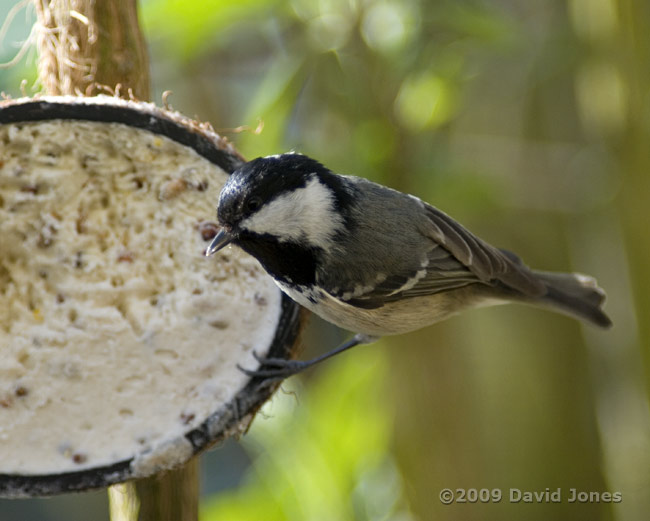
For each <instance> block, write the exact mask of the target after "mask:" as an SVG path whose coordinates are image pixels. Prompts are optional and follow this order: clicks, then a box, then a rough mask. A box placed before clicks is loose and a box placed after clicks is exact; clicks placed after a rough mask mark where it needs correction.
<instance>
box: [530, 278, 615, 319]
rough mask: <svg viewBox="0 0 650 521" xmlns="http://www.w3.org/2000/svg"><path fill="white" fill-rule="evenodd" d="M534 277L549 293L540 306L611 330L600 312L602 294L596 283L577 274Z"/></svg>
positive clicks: (594, 280)
mask: <svg viewBox="0 0 650 521" xmlns="http://www.w3.org/2000/svg"><path fill="white" fill-rule="evenodd" d="M533 273H534V274H535V275H536V276H537V277H538V278H539V279H540V280H541V281H542V282H543V283H544V284H545V285H546V287H547V289H548V291H547V293H546V295H544V296H543V297H542V298H541V299H540V300H541V302H540V303H542V304H548V305H550V306H551V307H553V308H556V309H558V310H559V311H563V312H565V313H568V314H570V315H573V316H576V317H578V318H582V319H585V320H588V321H589V322H591V323H593V324H595V325H597V326H600V327H604V328H608V327H611V325H612V321H611V320H610V319H609V317H608V316H607V315H606V314H605V312H604V311H603V310H602V306H603V303H604V302H605V292H604V291H603V290H602V289H601V288H599V287H598V284H597V283H596V279H594V278H593V277H589V276H587V275H582V274H580V273H553V272H547V271H534V272H533Z"/></svg>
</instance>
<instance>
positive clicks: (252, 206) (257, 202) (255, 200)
mask: <svg viewBox="0 0 650 521" xmlns="http://www.w3.org/2000/svg"><path fill="white" fill-rule="evenodd" d="M260 206H262V199H261V198H259V197H256V196H253V197H251V198H250V199H249V200H248V201H246V209H247V210H248V211H249V212H254V211H255V210H257V209H258V208H259V207H260Z"/></svg>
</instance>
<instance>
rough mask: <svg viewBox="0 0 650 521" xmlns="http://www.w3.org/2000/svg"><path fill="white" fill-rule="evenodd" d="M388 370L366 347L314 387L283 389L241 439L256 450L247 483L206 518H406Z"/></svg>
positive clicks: (326, 370) (209, 507) (335, 364)
mask: <svg viewBox="0 0 650 521" xmlns="http://www.w3.org/2000/svg"><path fill="white" fill-rule="evenodd" d="M387 371H388V366H387V363H386V359H385V357H384V356H383V354H382V351H381V350H380V349H378V348H377V347H376V346H375V347H372V348H367V349H360V350H359V351H357V352H356V353H355V355H354V356H347V357H341V358H340V359H338V360H334V361H332V362H331V363H330V365H329V366H327V367H325V366H324V367H323V372H322V375H321V376H320V377H319V378H318V380H317V381H315V382H313V385H312V386H311V387H310V388H309V389H300V391H299V393H298V394H296V395H294V394H284V393H278V394H277V395H276V397H275V398H274V399H273V401H272V402H271V403H270V404H267V405H266V406H265V407H264V409H263V411H262V414H261V417H258V418H257V419H256V420H255V423H254V424H253V427H252V428H251V430H250V432H249V434H248V435H247V436H246V437H245V438H244V439H243V443H244V445H245V446H246V447H247V450H248V451H249V452H251V453H252V454H255V455H256V457H255V460H254V463H253V468H252V470H251V472H250V473H249V475H248V476H247V479H246V480H245V483H244V484H243V485H242V486H241V487H239V488H238V489H237V490H235V491H231V492H226V493H223V494H220V495H218V496H216V497H214V498H212V499H211V500H209V501H208V502H207V503H206V504H205V505H204V508H203V511H202V516H201V518H202V520H203V521H213V520H214V521H217V520H221V519H228V520H231V521H239V520H248V519H251V520H252V519H265V520H276V519H278V520H280V519H282V520H284V519H290V520H300V521H303V520H321V519H322V520H332V519H336V520H341V521H343V520H347V519H390V515H391V513H396V512H398V511H401V512H402V514H404V515H405V516H407V514H405V512H406V510H405V509H404V499H403V496H402V481H401V476H400V474H399V471H398V470H397V468H396V466H395V464H394V463H393V462H392V459H391V457H390V456H389V454H388V450H389V442H390V429H391V422H392V417H393V407H392V402H390V401H387V400H386V396H385V392H384V389H383V382H384V381H385V380H386V373H387ZM291 383H293V382H290V383H288V384H286V385H285V387H289V386H290V384H291ZM379 511H381V512H379ZM255 516H257V517H255ZM402 519H409V517H403V518H402Z"/></svg>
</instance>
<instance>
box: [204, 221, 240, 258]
mask: <svg viewBox="0 0 650 521" xmlns="http://www.w3.org/2000/svg"><path fill="white" fill-rule="evenodd" d="M234 240H235V236H234V235H233V234H232V233H228V232H227V231H226V229H225V228H221V230H220V231H219V233H217V235H215V237H214V239H212V242H211V243H210V246H208V249H207V250H205V256H206V257H209V256H210V255H213V254H215V253H217V252H218V251H219V250H220V249H221V248H225V247H226V246H228V244H230V243H231V242H232V241H234Z"/></svg>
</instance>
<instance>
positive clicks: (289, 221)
mask: <svg viewBox="0 0 650 521" xmlns="http://www.w3.org/2000/svg"><path fill="white" fill-rule="evenodd" d="M240 226H241V228H243V229H245V230H248V231H250V232H253V233H259V234H265V233H268V234H271V235H273V236H275V237H277V238H278V239H279V240H280V241H282V242H286V241H306V242H308V243H309V244H311V245H313V246H317V247H320V248H328V247H329V246H330V245H331V241H332V238H333V237H334V235H336V233H337V232H338V231H339V230H340V229H341V228H342V227H343V219H342V218H341V216H340V215H339V213H338V212H336V210H335V205H334V196H333V195H332V192H331V191H330V189H329V188H328V187H326V186H325V185H323V184H322V183H321V182H320V181H319V180H318V177H316V175H312V176H311V178H310V179H309V181H308V182H307V184H306V185H305V187H303V188H298V189H297V190H294V191H292V192H288V193H286V194H283V195H281V196H280V197H277V198H276V199H273V200H272V201H270V202H269V203H268V204H266V205H263V206H262V207H261V208H260V209H259V211H257V212H256V213H254V214H253V215H251V216H250V217H248V218H246V219H244V220H243V221H242V222H241V225H240Z"/></svg>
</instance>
